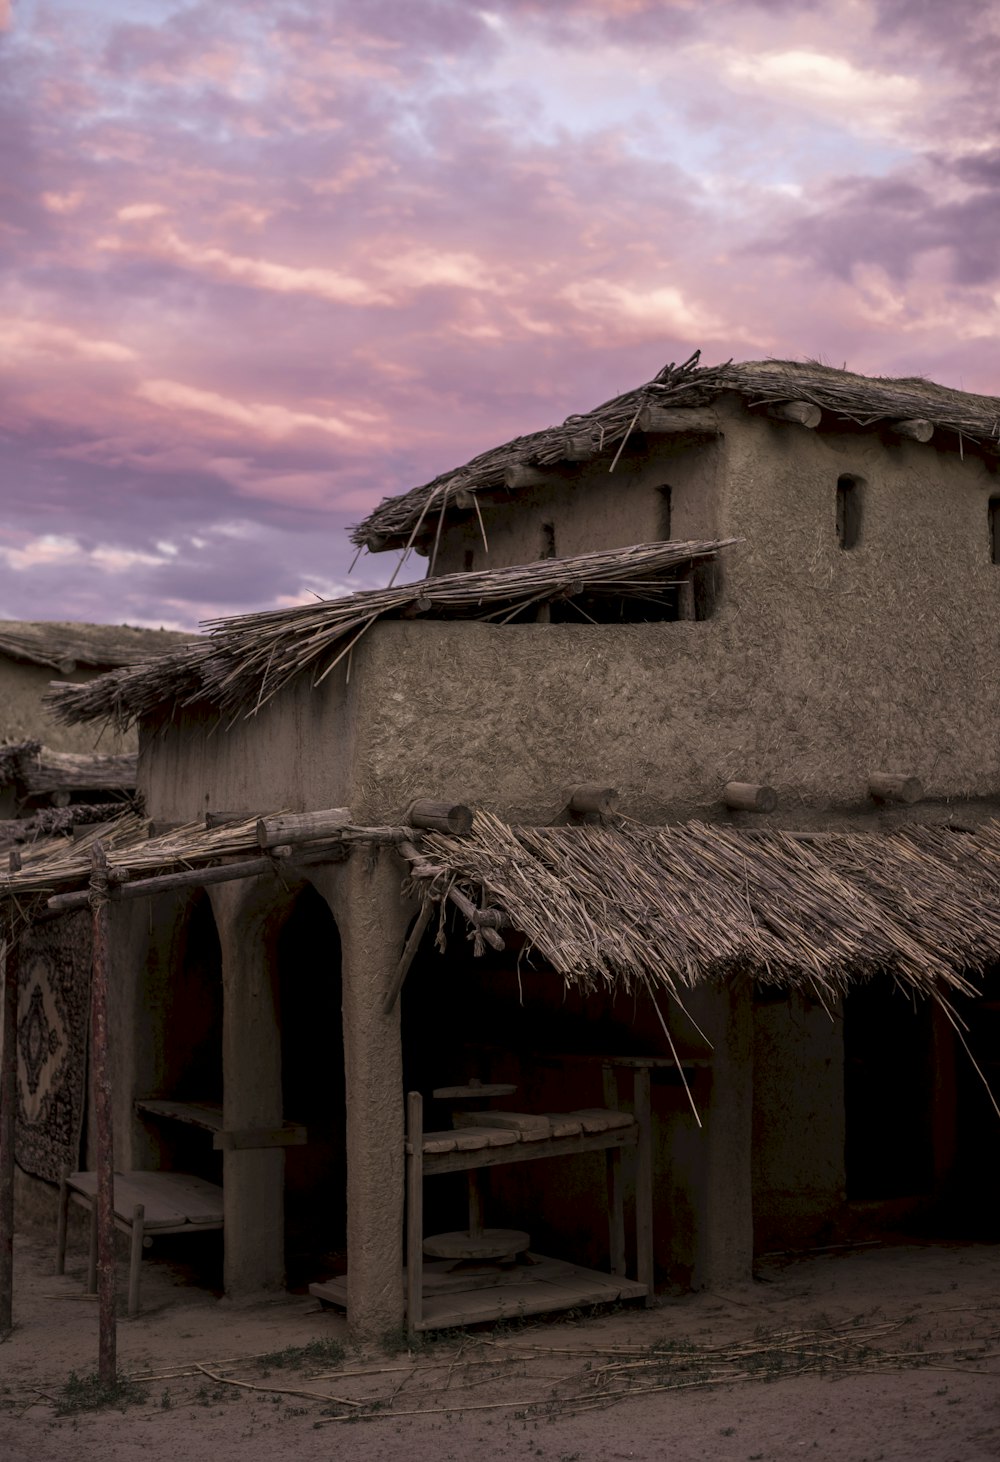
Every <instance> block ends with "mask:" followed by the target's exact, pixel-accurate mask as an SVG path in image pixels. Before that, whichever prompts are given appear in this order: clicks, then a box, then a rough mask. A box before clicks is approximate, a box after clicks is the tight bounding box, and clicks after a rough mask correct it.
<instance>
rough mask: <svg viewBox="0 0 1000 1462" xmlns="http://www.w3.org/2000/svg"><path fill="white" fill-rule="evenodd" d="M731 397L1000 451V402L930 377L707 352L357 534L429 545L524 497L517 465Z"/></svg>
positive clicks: (450, 475) (557, 457) (476, 462)
mask: <svg viewBox="0 0 1000 1462" xmlns="http://www.w3.org/2000/svg"><path fill="white" fill-rule="evenodd" d="M726 391H735V392H737V393H738V394H739V395H740V396H742V397H743V398H744V400H745V402H746V405H747V406H748V407H753V406H760V405H765V404H767V403H769V402H776V401H788V400H796V401H810V402H812V403H813V404H814V405H815V406H818V407H820V408H821V410H822V411H823V412H825V413H827V414H828V416H829V417H830V418H831V419H832V420H835V421H842V422H853V423H855V424H856V425H859V426H874V425H876V424H878V423H879V422H892V421H905V420H909V419H912V418H915V417H919V418H924V419H926V420H928V421H930V422H932V423H933V424H934V426H935V427H937V428H940V429H941V430H942V431H944V432H949V433H951V434H953V437H954V438H956V439H960V440H961V441H963V442H964V443H967V444H973V443H978V444H979V445H980V446H982V447H983V448H984V449H986V450H988V451H989V452H991V453H1000V398H997V397H996V396H976V395H973V394H972V393H971V392H968V391H955V390H952V389H951V388H950V387H947V386H939V385H937V384H935V382H933V381H927V380H924V379H923V377H920V376H908V377H903V378H899V379H894V378H890V377H888V376H861V375H857V374H855V372H853V371H847V370H837V369H836V368H835V367H833V366H828V365H821V364H819V363H818V362H817V361H787V360H754V361H743V362H740V363H734V362H732V361H729V362H726V363H725V364H724V365H718V366H702V365H701V364H700V352H696V353H695V354H694V355H693V356H692V357H691V358H690V360H688V361H685V363H684V364H683V365H680V366H677V365H673V364H671V365H668V366H665V367H664V368H663V370H662V371H660V372H659V374H658V375H657V376H655V377H654V378H653V380H652V381H648V382H647V383H646V384H645V385H643V386H639V387H638V388H637V389H636V390H633V391H626V392H625V394H624V395H622V396H615V397H613V398H612V399H611V400H610V401H605V402H604V403H603V404H602V405H601V406H597V407H595V408H594V410H592V411H589V412H586V413H584V414H583V415H582V416H571V417H569V418H567V420H566V421H564V422H562V423H561V424H560V425H559V426H552V427H546V428H545V429H544V430H543V431H537V432H532V433H530V434H529V435H527V436H522V437H515V438H514V440H513V441H510V442H505V443H504V444H503V445H502V446H499V447H493V448H491V449H490V451H488V452H483V453H481V454H480V455H479V456H478V457H473V459H472V460H471V462H467V463H465V465H464V466H462V467H457V468H453V469H452V470H451V471H449V472H444V473H442V474H441V475H440V476H439V477H435V478H434V479H433V481H431V482H427V483H424V484H423V485H422V486H420V487H415V488H413V489H412V490H411V491H410V492H406V493H402V494H400V495H399V496H397V497H390V498H384V499H383V501H382V502H381V503H380V504H379V506H378V507H377V508H376V509H375V511H374V512H373V513H371V514H369V516H368V517H367V518H365V520H364V522H362V523H360V524H359V525H358V526H357V527H356V528H355V529H354V530H353V531H352V535H351V536H352V538H353V540H354V542H355V543H356V544H357V545H358V546H359V547H360V546H363V545H364V546H369V547H370V548H372V550H373V551H378V550H380V549H385V548H395V547H399V546H401V545H402V544H403V543H405V542H407V541H408V539H409V537H410V535H411V534H416V536H417V537H419V536H420V535H421V531H422V532H423V534H424V535H425V536H426V535H427V534H428V532H429V531H430V530H432V529H433V528H436V525H437V521H438V518H439V517H440V515H441V514H442V513H444V515H445V516H447V515H448V514H449V513H452V512H454V511H456V510H457V506H458V505H457V504H456V503H455V498H456V496H457V495H458V494H459V493H462V494H463V495H471V497H472V498H473V499H474V498H475V495H476V494H481V493H490V492H496V491H500V490H503V491H504V492H505V493H506V492H512V491H516V490H512V489H510V488H508V487H506V485H505V481H504V473H505V471H506V469H507V468H508V467H511V466H513V465H514V464H521V463H523V464H528V465H532V464H533V465H536V466H539V467H551V466H555V465H556V464H558V463H560V462H564V461H566V460H567V442H568V439H569V438H570V437H572V438H573V439H575V440H577V441H578V440H579V439H580V438H581V437H584V438H586V437H590V438H591V439H592V441H593V444H594V448H595V450H596V451H597V452H598V454H599V455H601V456H602V457H603V456H605V455H606V456H607V457H608V459H609V461H610V459H611V458H612V457H613V456H614V453H615V451H616V449H617V448H618V447H619V446H620V445H621V443H622V441H623V439H624V438H625V437H626V436H627V435H630V434H631V433H632V432H633V431H634V430H635V427H636V418H637V415H638V412H639V410H640V409H641V408H642V407H643V406H645V405H655V406H662V407H668V408H677V409H685V410H687V409H690V408H692V407H699V406H708V405H710V404H711V403H712V402H713V401H714V400H715V399H716V398H717V397H718V396H721V395H722V394H723V393H724V392H726ZM611 485H612V484H611V483H610V482H609V486H611Z"/></svg>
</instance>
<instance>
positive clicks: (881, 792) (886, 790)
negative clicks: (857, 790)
mask: <svg viewBox="0 0 1000 1462" xmlns="http://www.w3.org/2000/svg"><path fill="white" fill-rule="evenodd" d="M868 791H869V793H870V794H871V796H872V797H873V798H874V799H875V801H876V802H904V803H906V804H907V805H908V806H912V804H913V803H914V802H919V801H920V800H921V798H922V797H923V795H924V788H923V783H922V782H921V781H920V779H919V777H911V776H908V775H907V774H906V773H905V772H872V774H871V776H870V777H869V778H868Z"/></svg>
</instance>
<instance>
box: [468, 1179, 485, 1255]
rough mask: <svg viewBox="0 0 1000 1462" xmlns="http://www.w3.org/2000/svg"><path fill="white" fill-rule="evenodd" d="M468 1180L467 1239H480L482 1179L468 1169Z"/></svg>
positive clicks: (481, 1234) (481, 1226) (481, 1228)
mask: <svg viewBox="0 0 1000 1462" xmlns="http://www.w3.org/2000/svg"><path fill="white" fill-rule="evenodd" d="M468 1178H469V1238H470V1239H481V1238H482V1236H483V1207H484V1205H483V1187H482V1179H481V1178H480V1176H479V1173H478V1171H477V1169H476V1168H470V1169H469V1173H468Z"/></svg>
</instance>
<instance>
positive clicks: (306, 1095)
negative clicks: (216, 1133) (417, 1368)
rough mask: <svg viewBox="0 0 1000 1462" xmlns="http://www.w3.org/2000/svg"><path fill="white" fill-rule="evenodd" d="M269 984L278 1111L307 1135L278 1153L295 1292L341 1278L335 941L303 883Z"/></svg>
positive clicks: (333, 928)
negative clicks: (276, 1038)
mask: <svg viewBox="0 0 1000 1462" xmlns="http://www.w3.org/2000/svg"><path fill="white" fill-rule="evenodd" d="M275 979H276V991H275V994H276V997H277V998H276V1002H275V1003H276V1006H277V1009H278V1012H279V1021H280V1030H281V1095H282V1112H283V1116H284V1119H285V1121H286V1122H294V1123H297V1124H299V1125H301V1126H303V1127H305V1128H306V1130H307V1134H308V1140H307V1142H306V1143H305V1145H303V1146H292V1147H288V1148H286V1149H285V1268H286V1271H287V1275H288V1286H289V1288H290V1289H301V1288H303V1287H304V1286H306V1285H308V1284H309V1283H310V1282H311V1281H313V1280H317V1279H326V1278H330V1277H332V1276H333V1275H335V1274H338V1273H343V1272H344V1270H345V1269H346V1247H347V1208H346V1197H347V1166H346V1135H345V1132H346V1109H345V1100H344V1042H343V1033H342V1018H341V1004H342V993H343V987H342V980H341V954H340V935H339V933H338V930H337V925H336V921H335V920H334V917H333V915H332V913H331V912H330V909H329V907H328V905H327V904H326V902H325V901H324V900H323V899H322V898H321V897H320V895H319V894H318V893H317V892H316V891H315V889H314V888H312V887H311V886H307V887H306V888H305V889H303V891H302V892H301V893H300V894H299V895H298V897H297V898H296V900H295V903H294V905H293V907H292V910H291V912H290V914H289V915H288V917H287V919H286V920H285V921H284V922H283V924H282V927H281V930H280V932H279V934H278V938H277V949H276V961H275Z"/></svg>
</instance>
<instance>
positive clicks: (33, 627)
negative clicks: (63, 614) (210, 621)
mask: <svg viewBox="0 0 1000 1462" xmlns="http://www.w3.org/2000/svg"><path fill="white" fill-rule="evenodd" d="M187 638H188V636H185V635H180V634H177V633H176V632H175V631H173V630H165V629H140V628H136V627H135V626H133V625H128V624H75V623H64V622H62V621H58V620H38V621H28V620H14V619H5V620H0V655H7V656H9V658H10V659H12V660H18V661H20V662H22V663H23V664H27V665H41V666H44V667H46V668H47V669H49V670H58V671H59V672H60V673H61V674H64V675H72V673H73V671H74V670H75V669H77V668H78V667H82V668H85V669H93V670H111V669H115V668H116V667H118V666H122V665H134V664H136V663H137V662H139V661H141V660H149V659H150V658H151V657H152V656H153V655H159V654H162V653H163V651H165V650H168V649H171V648H172V647H174V646H176V645H177V644H179V643H180V642H181V641H182V640H185V639H187Z"/></svg>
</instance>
